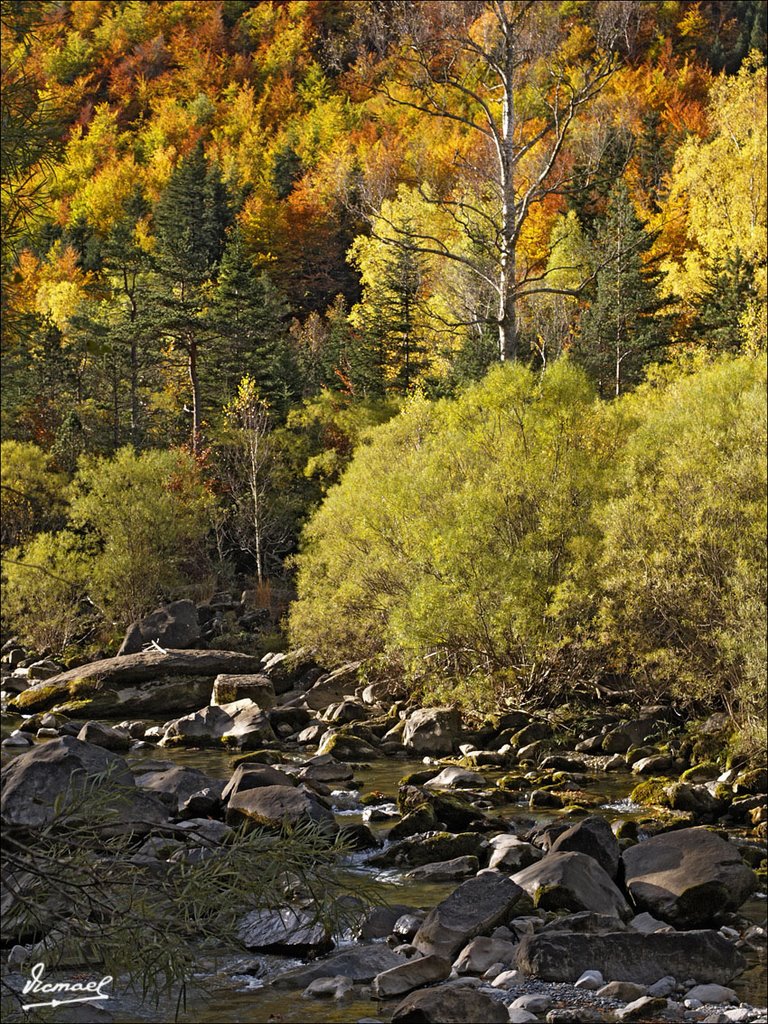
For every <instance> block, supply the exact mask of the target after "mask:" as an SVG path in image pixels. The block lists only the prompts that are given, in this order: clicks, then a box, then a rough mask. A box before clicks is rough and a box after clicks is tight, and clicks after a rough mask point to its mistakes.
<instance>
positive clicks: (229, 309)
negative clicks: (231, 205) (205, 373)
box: [212, 227, 296, 408]
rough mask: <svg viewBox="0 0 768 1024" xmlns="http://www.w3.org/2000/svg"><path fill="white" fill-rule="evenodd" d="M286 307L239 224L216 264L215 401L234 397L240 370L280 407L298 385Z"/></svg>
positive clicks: (230, 234)
mask: <svg viewBox="0 0 768 1024" xmlns="http://www.w3.org/2000/svg"><path fill="white" fill-rule="evenodd" d="M288 313H289V307H288V303H287V301H286V299H285V296H284V295H283V294H282V292H281V291H280V290H279V289H278V288H276V287H275V285H274V284H273V282H272V281H271V279H270V277H269V275H268V274H266V273H264V272H262V273H259V272H258V271H257V269H256V267H255V266H254V264H253V262H252V260H251V259H250V258H249V256H248V253H247V251H246V246H245V241H244V239H243V234H242V231H241V230H240V228H239V227H234V228H233V229H232V230H231V231H230V233H229V237H228V240H227V245H226V248H225V249H224V253H223V255H222V258H221V265H220V267H219V274H218V284H217V288H216V292H215V295H214V312H213V314H212V319H213V322H214V325H215V330H216V336H217V337H216V343H215V346H214V349H215V353H214V354H215V363H216V378H217V380H216V383H217V386H218V390H219V391H220V392H221V393H220V394H218V395H217V396H216V404H217V405H222V406H223V405H225V404H226V403H227V402H229V401H231V400H232V399H234V397H235V395H236V393H237V389H238V384H239V382H240V380H241V379H242V378H243V376H248V377H249V378H250V379H252V380H253V381H254V382H255V386H256V388H257V389H258V392H259V394H260V395H261V396H262V397H263V398H265V399H266V400H267V401H268V402H269V403H270V405H271V406H272V407H273V408H279V407H280V406H281V404H282V403H284V402H285V400H286V398H288V397H290V396H291V395H292V394H293V393H294V392H295V390H296V387H295V371H294V368H293V367H292V365H291V364H292V360H291V358H290V350H289V346H288V340H287V337H288V334H287V328H286V322H287V318H288Z"/></svg>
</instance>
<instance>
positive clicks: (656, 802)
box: [629, 778, 669, 807]
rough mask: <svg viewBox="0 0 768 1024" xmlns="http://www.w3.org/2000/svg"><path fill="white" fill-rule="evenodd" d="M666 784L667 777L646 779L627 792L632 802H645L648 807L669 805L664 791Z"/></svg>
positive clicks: (667, 783) (667, 782) (667, 781)
mask: <svg viewBox="0 0 768 1024" xmlns="http://www.w3.org/2000/svg"><path fill="white" fill-rule="evenodd" d="M668 785H669V779H659V778H654V779H646V780H645V781H644V782H640V783H638V785H637V786H635V788H634V789H633V790H632V792H631V793H630V794H629V799H630V800H631V801H632V803H633V804H645V805H646V806H649V807H669V797H668V795H667V793H666V791H665V790H666V787H667V786H668Z"/></svg>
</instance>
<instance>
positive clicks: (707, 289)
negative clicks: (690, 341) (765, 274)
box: [691, 249, 757, 352]
mask: <svg viewBox="0 0 768 1024" xmlns="http://www.w3.org/2000/svg"><path fill="white" fill-rule="evenodd" d="M756 297H757V289H756V285H755V268H754V267H753V266H752V264H751V263H749V262H748V261H747V260H745V259H744V257H743V256H742V254H741V251H740V250H739V249H736V251H735V252H734V253H733V254H729V255H728V256H727V257H726V258H725V260H720V259H718V260H715V261H714V262H713V263H712V264H710V266H709V267H708V268H707V272H706V276H705V279H704V290H703V291H702V293H701V295H700V296H699V308H698V311H697V314H696V317H695V318H694V321H693V324H692V325H691V326H692V328H693V331H694V332H695V334H696V337H697V339H698V340H699V341H701V342H703V343H704V344H705V345H706V346H707V347H708V348H711V349H713V350H714V351H716V352H736V351H738V350H739V349H740V348H741V345H742V341H743V337H742V334H741V331H740V327H739V320H740V318H741V316H742V314H743V313H744V311H745V309H746V308H747V307H748V305H749V304H750V303H751V302H754V300H755V299H756Z"/></svg>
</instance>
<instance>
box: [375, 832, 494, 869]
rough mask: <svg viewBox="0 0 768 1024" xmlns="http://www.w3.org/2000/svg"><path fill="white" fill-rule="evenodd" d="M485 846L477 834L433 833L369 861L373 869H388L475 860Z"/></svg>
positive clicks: (391, 849) (416, 836) (395, 846)
mask: <svg viewBox="0 0 768 1024" xmlns="http://www.w3.org/2000/svg"><path fill="white" fill-rule="evenodd" d="M484 846H485V840H484V839H483V837H482V836H481V835H480V833H479V832H459V833H458V834H456V835H454V834H453V833H451V832H432V833H428V834H425V835H415V836H411V837H410V838H408V839H403V840H401V841H400V842H399V843H394V844H393V845H392V846H389V847H387V849H386V850H384V851H383V852H382V853H380V854H376V856H375V857H372V858H371V859H370V861H369V863H370V864H372V865H373V866H374V867H389V866H391V865H393V864H398V865H403V864H412V865H414V866H415V867H418V866H419V865H421V864H435V863H437V862H438V861H446V860H454V859H455V858H456V857H477V856H478V854H479V853H480V852H481V851H482V849H483V848H484Z"/></svg>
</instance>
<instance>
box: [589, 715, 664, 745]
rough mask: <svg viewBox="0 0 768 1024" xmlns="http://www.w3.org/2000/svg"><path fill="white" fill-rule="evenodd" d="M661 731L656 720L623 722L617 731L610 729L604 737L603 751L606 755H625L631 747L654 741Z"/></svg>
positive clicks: (640, 719)
mask: <svg viewBox="0 0 768 1024" xmlns="http://www.w3.org/2000/svg"><path fill="white" fill-rule="evenodd" d="M658 731H659V722H658V720H657V719H656V718H635V719H633V720H632V721H631V722H623V723H622V724H621V725H618V726H616V728H615V729H609V730H608V731H606V733H605V735H604V736H603V743H602V750H603V753H604V754H625V753H626V752H627V751H628V750H629V748H630V747H639V746H640V744H641V743H645V742H646V741H647V740H650V739H652V738H653V737H654V736H656V734H657V733H658Z"/></svg>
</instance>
